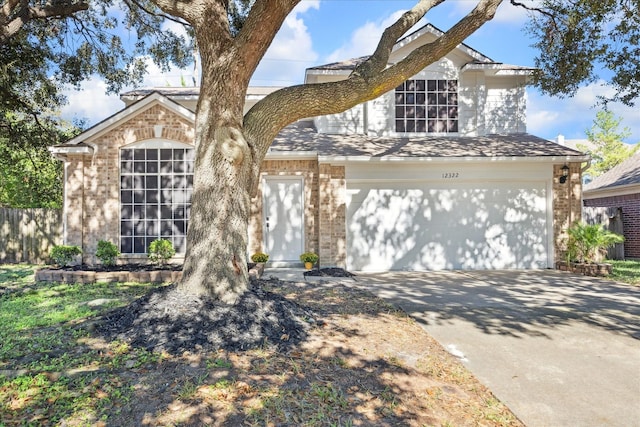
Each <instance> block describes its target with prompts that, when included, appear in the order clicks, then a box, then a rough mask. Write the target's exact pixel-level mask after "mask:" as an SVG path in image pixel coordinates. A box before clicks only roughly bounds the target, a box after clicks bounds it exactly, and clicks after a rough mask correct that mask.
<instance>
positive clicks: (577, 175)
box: [553, 163, 582, 264]
mask: <svg viewBox="0 0 640 427" xmlns="http://www.w3.org/2000/svg"><path fill="white" fill-rule="evenodd" d="M562 166H563V165H554V166H553V238H554V240H553V241H554V253H555V262H558V261H562V260H564V258H565V254H566V250H567V239H568V235H567V229H568V228H569V227H570V226H571V224H573V223H574V222H575V221H579V220H580V219H581V218H582V205H581V200H582V165H581V164H580V163H570V164H569V165H568V166H569V176H568V177H567V180H566V182H565V183H564V184H562V183H560V177H561V176H562ZM554 264H555V263H554Z"/></svg>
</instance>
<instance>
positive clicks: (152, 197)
mask: <svg viewBox="0 0 640 427" xmlns="http://www.w3.org/2000/svg"><path fill="white" fill-rule="evenodd" d="M145 194H146V198H147V199H146V200H145V201H146V202H147V203H158V190H156V189H153V190H147V191H146V193H145Z"/></svg>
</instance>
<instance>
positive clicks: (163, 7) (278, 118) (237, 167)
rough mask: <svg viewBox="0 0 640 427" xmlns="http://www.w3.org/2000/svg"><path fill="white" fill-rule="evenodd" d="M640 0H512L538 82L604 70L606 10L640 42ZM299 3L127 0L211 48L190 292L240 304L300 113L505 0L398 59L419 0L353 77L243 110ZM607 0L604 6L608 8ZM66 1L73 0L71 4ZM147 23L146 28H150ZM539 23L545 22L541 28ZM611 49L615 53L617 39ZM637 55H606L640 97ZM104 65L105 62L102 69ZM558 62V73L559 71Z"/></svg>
mask: <svg viewBox="0 0 640 427" xmlns="http://www.w3.org/2000/svg"><path fill="white" fill-rule="evenodd" d="M638 1H639V0H635V6H636V8H635V9H633V8H631V7H630V6H633V4H632V3H634V1H631V0H618V1H606V2H602V1H600V0H583V1H572V2H568V1H562V0H546V1H536V2H531V1H515V0H511V3H512V4H514V5H518V6H521V7H525V8H528V9H531V11H532V13H534V14H536V16H537V17H538V18H537V19H538V20H537V21H534V22H533V25H534V27H532V32H533V34H534V35H535V36H536V37H538V39H539V40H540V42H539V43H538V47H539V48H540V50H541V56H540V58H539V61H538V64H539V65H540V67H541V69H542V70H541V73H540V74H539V76H538V80H537V81H538V84H539V85H540V86H541V87H542V88H543V89H544V90H547V91H549V92H551V93H557V94H566V93H569V94H570V93H571V91H572V90H575V87H576V86H575V85H577V84H579V83H580V82H582V81H585V80H588V79H590V78H593V72H590V70H592V69H590V68H589V66H588V61H589V60H592V59H598V58H601V57H599V56H597V55H598V54H601V53H602V52H603V50H602V49H604V51H606V49H607V46H601V48H598V49H596V51H595V52H594V51H592V50H590V48H588V46H587V44H586V43H591V42H593V41H594V40H598V39H597V37H600V39H602V38H603V37H605V36H606V34H608V33H605V32H603V30H604V27H606V26H607V25H609V24H608V21H607V19H608V18H610V17H611V16H612V15H611V14H610V13H613V16H618V15H616V13H621V14H622V15H623V16H626V15H629V16H630V17H631V19H630V20H628V21H625V22H626V23H625V24H624V25H625V26H624V27H622V26H621V25H622V24H620V25H618V26H617V27H616V29H617V32H614V33H613V34H615V35H620V36H621V37H622V38H623V39H622V40H621V41H620V40H619V41H620V44H622V45H625V43H626V44H627V45H630V46H631V47H630V48H631V49H633V46H635V49H637V43H635V44H634V43H633V42H634V40H636V38H637V32H638V25H637V24H638V19H637V10H638V8H637V3H638ZM5 2H6V3H5V7H4V8H3V13H4V11H5V9H7V5H8V8H9V9H7V10H10V8H11V7H14V6H15V5H18V4H23V3H24V4H27V5H28V4H29V1H28V0H5ZM299 2H300V0H235V1H234V0H190V1H182V0H145V1H138V0H125V1H124V4H125V5H127V6H128V7H129V8H130V11H133V12H135V13H133V14H130V15H129V16H130V18H129V20H128V21H127V22H129V23H130V24H132V25H134V24H135V25H138V27H139V28H140V26H139V20H142V19H150V18H149V17H153V19H151V24H152V25H151V27H152V28H154V27H153V25H155V26H156V27H155V28H157V23H158V22H159V21H158V20H159V19H163V18H165V19H174V20H176V21H178V22H184V23H187V25H188V26H189V28H191V29H192V31H193V34H194V37H195V40H196V43H197V46H198V48H199V53H200V56H201V58H202V81H201V87H200V98H199V102H198V108H197V116H196V117H197V119H196V125H195V126H196V141H195V143H196V167H195V177H194V192H193V199H192V211H191V219H190V224H189V230H188V236H187V253H186V259H185V265H184V269H183V279H182V282H181V283H180V287H181V289H182V290H183V291H185V292H189V293H192V294H209V295H212V296H214V297H215V298H217V299H219V300H221V301H225V302H233V301H235V300H236V299H237V298H238V296H239V295H240V294H242V293H243V292H244V291H245V289H246V287H247V283H248V277H247V271H246V268H245V257H246V248H247V221H248V216H249V201H250V198H251V196H252V195H253V194H254V193H255V192H256V189H257V184H258V176H259V169H260V164H261V162H262V160H263V159H264V157H265V155H266V152H267V150H268V148H269V145H270V144H271V142H272V140H273V138H274V137H275V136H276V135H277V133H278V132H279V131H280V130H281V129H282V128H283V127H284V126H286V125H287V124H289V123H292V122H294V121H296V120H298V119H301V118H305V117H313V116H318V115H324V114H330V113H336V112H340V111H344V110H346V109H348V108H350V107H353V106H354V105H357V104H359V103H361V102H364V101H367V100H370V99H374V98H376V97H378V96H380V95H381V94H383V93H385V92H387V91H389V90H391V89H393V88H394V87H396V86H397V85H398V84H400V83H401V82H403V81H404V80H405V79H407V78H409V77H411V76H412V75H414V74H416V73H417V72H419V71H420V70H421V69H423V68H424V67H426V66H428V65H429V64H431V63H433V62H435V61H437V60H438V59H440V58H441V57H443V56H444V55H446V54H447V53H448V52H449V51H451V50H452V49H453V48H455V47H456V46H457V45H458V44H460V43H461V42H462V41H464V40H465V39H466V38H467V37H468V36H469V35H471V34H472V33H473V32H475V31H476V30H477V29H478V28H480V27H481V26H482V25H483V24H485V23H486V22H487V21H489V20H490V19H492V18H493V16H494V14H495V12H496V9H497V7H498V6H499V5H500V4H501V3H503V2H506V0H479V1H478V2H477V5H476V7H475V8H474V9H473V10H472V11H471V12H469V13H468V14H467V15H466V16H464V17H463V18H462V19H461V20H460V21H459V22H458V23H457V24H455V25H454V26H452V27H451V28H450V29H449V30H447V31H446V32H445V33H444V34H443V35H442V36H441V37H439V38H438V39H436V40H435V41H433V42H432V43H429V44H426V45H424V46H422V47H420V48H418V49H416V50H415V51H413V52H412V53H411V54H409V55H408V56H407V57H406V58H404V59H403V60H402V61H400V62H398V63H396V64H394V65H392V66H389V67H388V66H387V65H388V58H389V55H390V53H391V50H392V48H393V46H394V44H395V43H396V42H397V41H398V39H399V38H400V37H402V36H403V35H404V34H405V33H406V32H407V31H408V30H409V29H411V27H413V26H414V25H415V24H416V23H417V22H418V21H419V20H420V19H422V18H423V17H424V16H425V15H426V14H427V12H428V11H429V10H431V9H432V8H434V7H436V6H438V5H439V4H441V3H443V2H444V0H421V1H418V2H417V4H416V5H415V6H414V7H413V8H412V9H411V10H409V11H407V12H406V13H404V14H403V15H402V16H401V17H400V19H398V21H397V22H395V23H394V24H393V25H391V26H390V27H389V28H387V29H386V30H385V31H384V33H383V35H382V37H381V39H380V41H379V44H378V46H377V48H376V50H375V52H374V53H373V54H372V55H371V56H370V57H369V59H367V60H366V61H364V62H363V63H361V64H360V65H359V66H358V67H356V69H355V70H354V71H353V72H352V73H351V74H350V76H349V77H348V78H347V79H346V80H343V81H339V82H332V83H324V84H313V85H298V86H292V87H288V88H285V89H282V90H279V91H277V92H274V93H272V94H270V95H268V96H267V97H265V98H264V99H263V100H262V101H260V102H258V103H257V104H256V105H255V106H254V107H253V108H252V109H251V110H250V111H249V112H248V113H247V114H246V115H243V106H244V102H245V94H246V91H247V87H248V85H249V81H250V79H251V76H252V74H253V72H254V70H255V69H256V67H257V65H258V63H259V62H260V60H261V59H262V57H263V56H264V54H265V52H266V51H267V49H268V47H269V45H270V44H271V42H272V40H273V38H274V36H275V35H276V33H277V32H278V30H279V28H280V26H281V25H282V23H283V21H284V19H285V18H286V17H287V15H288V14H289V13H291V11H292V10H293V8H294V7H295V6H296V5H297V4H298V3H299ZM37 4H42V3H37ZM83 4H87V2H86V1H82V0H79V1H78V0H58V1H56V2H53V3H46V5H47V6H46V7H45V6H42V7H43V8H45V9H47V8H50V7H54V8H55V7H59V11H58V13H57V15H55V14H54V13H53V12H52V11H45V10H40V11H39V12H38V11H37V10H36V12H38V13H36V12H34V13H27V12H24V10H23V11H22V12H20V13H17V12H16V13H14V15H13V16H19V18H20V19H19V22H18V23H22V25H25V24H24V23H25V22H30V21H29V19H39V18H38V15H39V14H47V13H49V16H54V15H55V16H56V17H59V18H60V17H62V18H64V17H65V16H71V18H69V19H70V20H71V21H72V22H76V23H77V18H76V17H77V16H80V15H78V14H82V13H86V12H90V11H92V10H93V11H95V7H94V3H91V7H89V6H88V7H89V8H88V9H87V11H86V12H85V11H80V12H75V11H73V10H71V9H73V8H76V9H81V7H80V6H79V5H83ZM96 4H99V5H102V7H103V8H105V9H104V10H105V11H106V8H107V7H108V6H110V5H111V2H110V1H109V0H96ZM600 4H604V6H601V7H600V6H598V5H600ZM63 5H64V6H67V8H63V7H62V6H63ZM565 5H567V6H569V5H570V6H572V7H574V6H584V8H578V10H580V11H581V12H584V11H587V12H601V11H602V13H600V14H599V15H597V17H596V18H595V19H591V20H586V21H585V17H584V16H582V15H580V14H576V13H574V11H573V8H572V7H571V8H569V7H564V6H565ZM156 6H157V8H156ZM16 7H17V6H16ZM92 7H93V9H92ZM158 8H159V10H158ZM3 16H4V21H3ZM11 16H12V15H11V14H10V13H5V14H4V15H2V14H0V24H1V25H5V24H4V22H11V21H10V17H11ZM94 17H95V15H94ZM144 17H146V18H144ZM45 22H46V21H45ZM63 22H67V21H63ZM110 23H111V25H113V23H112V22H110ZM585 23H588V24H593V25H596V26H599V27H598V28H599V30H598V31H595V30H593V31H587V30H586V29H585V28H584V27H583V26H584V24H585ZM5 27H6V29H3V31H4V32H3V33H2V37H5V38H6V37H12V34H19V32H13V33H12V31H14V30H13V28H14V27H15V25H14V27H11V28H9V27H8V26H7V25H5ZM142 29H143V30H144V26H143V28H142ZM536 29H540V31H535V30H536ZM565 34H566V35H567V36H565ZM627 34H630V36H629V38H628V39H624V37H626V36H627ZM143 36H144V34H143ZM634 37H636V38H634ZM99 41H100V40H99ZM112 43H116V42H112ZM620 44H617V45H616V48H617V47H618V46H620ZM88 46H90V44H89V45H88ZM114 46H115V47H116V50H115V51H116V52H120V50H119V49H122V46H121V45H119V44H117V43H116V44H115V45H114ZM136 46H137V44H136ZM151 51H153V50H151ZM175 52H180V49H178V47H176V49H175ZM570 52H575V55H576V58H577V59H579V61H578V62H577V64H576V65H575V66H566V64H564V61H565V60H567V59H568V60H571V58H570V57H569V58H568V57H567V55H568V54H569V53H570ZM609 52H610V53H611V52H613V49H612V48H610V46H609ZM625 53H631V54H632V55H635V57H634V58H635V62H634V61H625V57H624V55H623V54H625ZM88 56H90V55H88ZM175 56H176V57H175V58H172V59H177V60H179V59H180V56H179V55H177V54H176V55H175ZM84 58H85V57H80V59H84ZM165 58H167V57H165ZM637 58H638V55H637V52H635V51H622V52H620V54H619V55H617V56H614V57H612V59H611V61H610V62H609V63H607V64H606V65H613V66H615V67H617V69H620V70H623V71H625V74H624V75H625V76H627V77H625V78H626V80H621V86H624V89H625V90H627V89H628V88H629V87H631V88H632V89H633V90H631V91H630V92H629V91H627V92H624V94H627V93H628V94H629V96H631V98H633V95H637V93H638V92H637V89H638V80H637V74H635V76H636V77H633V76H634V74H633V72H629V71H634V70H633V67H635V71H638V61H637ZM98 59H100V57H99V58H98ZM102 60H103V61H104V60H105V59H104V58H102ZM86 62H87V61H85V63H86ZM112 62H113V61H107V65H108V66H109V67H108V68H109V69H114V67H113V63H112ZM89 63H90V62H89ZM557 64H564V65H565V67H564V68H560V69H557V68H556V66H557ZM97 69H98V70H100V67H97ZM550 69H551V70H552V71H553V73H549V72H548V71H549V70H550ZM557 71H559V72H560V73H561V74H562V73H563V75H562V76H561V78H560V79H555V76H554V74H557ZM629 76H631V77H629ZM614 83H616V81H614ZM625 96H626V95H625ZM631 98H628V99H631ZM623 99H627V98H623Z"/></svg>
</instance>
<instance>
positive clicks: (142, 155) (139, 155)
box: [133, 148, 146, 160]
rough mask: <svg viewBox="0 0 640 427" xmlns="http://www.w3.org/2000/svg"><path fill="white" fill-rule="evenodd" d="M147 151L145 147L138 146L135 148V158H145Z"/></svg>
mask: <svg viewBox="0 0 640 427" xmlns="http://www.w3.org/2000/svg"><path fill="white" fill-rule="evenodd" d="M145 151H146V150H145V149H144V148H136V149H135V150H133V160H145V158H146V156H145Z"/></svg>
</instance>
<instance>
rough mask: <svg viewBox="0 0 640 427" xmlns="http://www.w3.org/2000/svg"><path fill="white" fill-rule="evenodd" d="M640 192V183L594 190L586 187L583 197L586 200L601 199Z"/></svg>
mask: <svg viewBox="0 0 640 427" xmlns="http://www.w3.org/2000/svg"><path fill="white" fill-rule="evenodd" d="M637 193H640V183H633V184H626V185H614V186H610V187H604V188H594V189H592V190H589V189H584V190H583V191H582V198H583V199H586V200H591V199H599V198H602V197H615V196H626V195H629V194H637Z"/></svg>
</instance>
